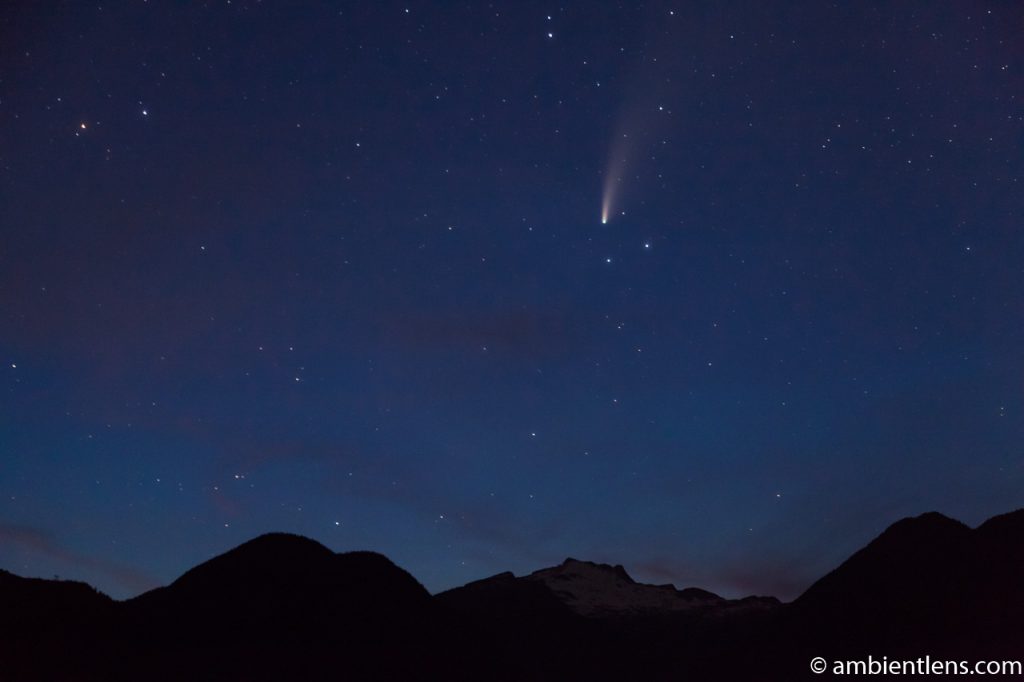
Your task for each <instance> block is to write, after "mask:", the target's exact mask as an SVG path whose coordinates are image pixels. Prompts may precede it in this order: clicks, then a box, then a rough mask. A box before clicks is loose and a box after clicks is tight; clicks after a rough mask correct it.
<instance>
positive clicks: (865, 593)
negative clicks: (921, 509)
mask: <svg viewBox="0 0 1024 682" xmlns="http://www.w3.org/2000/svg"><path fill="white" fill-rule="evenodd" d="M973 547H974V541H973V537H972V531H971V529H970V528H968V527H967V526H965V525H964V524H963V523H961V522H959V521H956V520H954V519H950V518H948V517H946V516H943V515H942V514H938V513H935V512H930V513H927V514H922V515H921V516H917V517H913V518H906V519H902V520H900V521H897V522H896V523H894V524H892V525H891V526H889V528H887V529H886V530H885V532H883V533H882V534H881V535H879V536H878V537H877V538H875V540H873V541H872V542H871V543H869V544H868V545H867V546H866V547H864V548H863V549H861V550H860V551H858V552H856V553H855V554H854V555H853V556H851V557H850V558H849V559H847V560H846V561H845V562H843V563H842V564H841V565H840V566H839V567H838V568H836V569H835V570H833V571H832V572H831V573H829V574H827V575H826V576H825V577H823V578H821V579H820V580H818V581H817V582H816V583H814V584H813V585H811V587H810V588H808V590H807V591H806V592H804V593H803V594H802V595H801V596H800V597H799V598H798V599H797V600H796V601H795V602H793V605H792V608H793V611H794V612H795V613H796V614H798V615H799V617H800V618H801V619H802V621H803V622H804V623H806V624H810V625H811V628H812V630H814V631H815V632H818V633H825V632H829V633H833V634H835V633H840V634H843V636H844V637H846V638H847V639H848V640H849V641H850V644H851V646H854V645H855V644H856V642H855V641H854V640H855V638H856V637H867V638H869V639H871V640H872V641H880V642H886V643H887V644H890V645H893V646H901V645H910V643H911V642H912V641H913V640H921V639H925V640H926V641H936V640H937V639H941V638H942V637H944V636H947V635H949V633H952V632H956V631H958V630H959V629H960V628H961V626H962V622H963V620H962V619H963V618H964V617H965V614H966V613H967V612H968V611H969V601H970V598H969V596H968V595H969V592H970V586H971V583H972V581H973V579H974V570H973ZM929 638H930V639H929Z"/></svg>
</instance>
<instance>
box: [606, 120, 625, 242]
mask: <svg viewBox="0 0 1024 682" xmlns="http://www.w3.org/2000/svg"><path fill="white" fill-rule="evenodd" d="M628 141H629V136H628V135H626V134H624V133H623V134H621V135H617V136H616V137H615V139H614V141H613V142H612V147H611V152H610V153H609V155H608V167H607V169H606V170H605V175H604V187H603V188H602V192H601V224H602V225H607V224H608V221H609V220H611V217H612V211H613V210H614V209H615V200H616V198H617V196H618V192H619V188H620V186H621V185H622V172H623V170H624V169H625V167H626V156H627V154H626V152H627V150H628V149H627V142H628Z"/></svg>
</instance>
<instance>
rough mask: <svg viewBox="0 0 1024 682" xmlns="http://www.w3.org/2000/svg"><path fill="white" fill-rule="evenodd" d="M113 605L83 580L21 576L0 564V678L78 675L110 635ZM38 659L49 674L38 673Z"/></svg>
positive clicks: (100, 653)
mask: <svg viewBox="0 0 1024 682" xmlns="http://www.w3.org/2000/svg"><path fill="white" fill-rule="evenodd" d="M116 607H117V603H116V602H115V601H114V600H112V599H111V598H110V597H108V596H107V595H105V594H103V593H102V592H99V591H97V590H96V589H94V588H93V587H91V586H89V585H86V584H85V583H80V582H75V581H71V580H43V579H39V578H22V577H20V576H16V575H14V574H12V573H8V572H7V571H3V570H0V614H2V616H0V678H2V679H5V680H8V679H10V680H30V679H44V678H45V679H67V680H71V679H79V675H80V673H81V671H82V670H83V669H88V668H90V667H93V666H95V665H98V664H99V662H101V661H102V660H104V658H105V654H106V652H104V651H103V647H102V644H103V643H104V642H106V641H109V639H110V638H109V637H106V638H104V635H109V632H110V629H109V628H110V627H111V622H112V620H113V618H114V616H115V610H116ZM91 638H97V639H98V640H99V641H100V643H101V645H100V646H96V645H94V643H93V641H92V639H91ZM55 643H59V645H58V646H55ZM43 661H45V663H46V669H47V671H48V672H49V675H43V676H40V674H39V668H40V662H43Z"/></svg>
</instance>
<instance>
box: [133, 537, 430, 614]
mask: <svg viewBox="0 0 1024 682" xmlns="http://www.w3.org/2000/svg"><path fill="white" fill-rule="evenodd" d="M429 597H430V595H429V593H428V592H427V590H426V589H425V588H424V587H423V586H422V585H420V583H419V582H417V581H416V579H415V578H413V577H412V576H411V575H410V574H409V573H408V572H406V571H404V570H402V569H401V568H399V567H398V566H395V564H393V563H392V562H391V561H390V560H389V559H388V558H387V557H385V556H383V555H381V554H377V553H375V552H348V553H343V554H335V553H334V552H332V551H331V550H330V549H328V548H327V547H325V546H324V545H322V544H320V543H319V542H316V541H315V540H310V539H309V538H306V537H302V536H300V535H292V534H288V533H268V534H265V535H261V536H259V537H257V538H254V539H252V540H249V541H248V542H245V543H243V544H241V545H239V546H238V547H235V548H234V549H232V550H230V551H228V552H225V553H224V554H221V555H219V556H217V557H214V558H213V559H210V560H209V561H206V562H204V563H202V564H200V565H198V566H196V567H195V568H193V569H191V570H189V571H187V572H186V573H184V574H183V575H182V576H181V577H180V578H178V579H177V580H175V581H174V582H173V583H171V584H170V585H168V586H167V587H164V588H159V589H156V590H153V591H151V592H147V593H146V594H143V595H140V596H139V597H137V598H136V599H134V600H131V602H134V603H135V604H137V605H148V604H156V603H161V604H163V605H166V606H170V605H172V604H173V608H174V609H175V610H181V609H184V608H188V609H198V610H200V611H204V612H205V611H215V612H218V613H224V611H225V610H226V609H229V610H231V609H237V610H240V611H242V612H249V611H252V610H254V609H261V610H262V609H268V608H273V609H274V610H282V609H283V610H286V611H287V610H294V611H298V610H300V609H301V610H303V611H304V612H305V613H306V614H307V616H309V617H316V616H327V615H328V614H329V613H332V612H335V611H339V610H340V611H341V612H342V613H344V612H351V611H353V610H358V609H372V610H375V611H380V610H390V609H394V608H402V607H417V606H422V605H424V604H426V603H428V602H429Z"/></svg>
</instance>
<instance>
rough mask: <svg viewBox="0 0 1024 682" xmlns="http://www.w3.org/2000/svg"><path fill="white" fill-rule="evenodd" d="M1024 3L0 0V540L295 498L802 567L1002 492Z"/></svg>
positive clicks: (25, 570) (217, 537)
mask: <svg viewBox="0 0 1024 682" xmlns="http://www.w3.org/2000/svg"><path fill="white" fill-rule="evenodd" d="M1022 21H1024V8H1022V7H1021V6H1020V5H1019V4H1018V3H1016V2H993V3H981V2H977V3H976V2H958V3H938V2H932V1H931V0H926V1H924V2H900V3H887V4H882V5H874V4H869V3H862V2H850V3H839V4H833V3H825V2H819V1H817V0H814V1H808V2H788V1H787V2H776V3H770V2H761V1H757V2H733V3H722V2H687V1H684V0H677V1H676V2H665V3H660V2H658V3H644V4H642V5H640V4H635V5H634V4H632V3H605V2H595V1H587V2H578V3H570V2H567V3H557V2H532V1H521V0H516V1H515V2H507V3H482V2H481V3H462V2H436V3H430V4H426V3H418V2H408V3H392V2H365V3H326V2H320V3H314V2H309V3H291V2H270V1H265V2H258V1H245V0H233V1H227V2H208V3H205V4H200V3H171V2H158V1H156V0H152V1H150V2H144V1H141V0H140V1H137V2H124V3H116V2H111V3H107V2H101V3H100V4H99V5H98V6H97V5H96V4H94V3H93V4H89V3H82V2H69V3H41V2H20V3H19V2H7V3H4V4H3V6H2V8H0V360H2V365H0V386H2V389H3V390H2V392H0V567H2V568H5V569H8V570H11V571H13V572H15V573H18V574H21V575H29V576H43V577H52V576H53V575H60V576H61V577H63V578H74V579H79V580H86V581H88V582H90V583H92V584H94V585H95V586H97V587H98V588H100V589H101V590H103V591H105V592H108V593H109V594H111V595H113V596H115V597H119V598H123V597H127V596H131V595H135V594H138V593H139V592H141V591H142V590H144V589H148V588H150V587H154V586H156V585H160V584H165V583H167V582H170V581H171V580H173V579H174V578H175V577H177V576H178V575H179V574H180V573H182V572H183V571H185V570H186V569H188V568H189V567H191V566H192V565H194V564H196V563H198V562H200V561H203V560H205V559H207V558H209V557H211V556H213V555H215V554H218V553H220V552H223V551H225V550H227V549H229V548H231V547H233V546H235V545H237V544H239V543H241V542H243V541H245V540H247V539H250V538H252V537H254V536H256V535H258V534H260V533H264V532H268V531H272V530H283V531H291V532H296V533H301V534H303V535H307V536H310V537H312V538H315V539H317V540H319V541H321V542H323V543H324V544H326V545H327V546H329V547H330V548H332V549H334V550H336V551H345V550H352V549H371V550H376V551H379V552H382V553H384V554H386V555H387V556H388V557H390V558H391V559H392V560H393V561H395V562H396V563H398V564H399V565H401V566H403V567H404V568H406V569H408V570H409V571H410V572H412V573H413V574H414V575H415V576H416V577H417V578H418V579H419V580H421V581H422V582H423V583H424V584H425V585H426V586H427V588H428V589H430V590H431V591H437V590H441V589H445V588H448V587H452V586H455V585H459V584H462V583H464V582H466V581H469V580H473V579H477V578H482V577H485V576H488V575H491V574H494V573H497V572H500V571H504V570H512V571H514V572H516V573H522V572H528V571H531V570H534V569H537V568H540V567H543V566H547V565H551V564H554V563H557V562H560V561H561V560H562V559H564V558H565V557H566V556H574V557H577V558H581V559H590V560H594V561H602V562H610V563H622V564H624V565H625V566H626V568H627V570H629V571H630V572H631V573H632V574H633V575H634V577H636V578H638V579H641V580H644V581H649V582H657V583H664V582H674V583H675V584H676V585H677V586H679V587H683V586H689V585H697V586H701V587H704V588H707V589H711V590H715V591H718V592H720V593H721V594H724V595H727V596H736V595H742V594H749V593H752V592H756V593H767V594H774V595H776V596H779V597H780V598H783V599H788V598H793V597H795V596H796V595H797V594H799V592H800V591H802V590H803V589H804V588H806V587H807V586H808V585H809V584H810V583H811V582H812V581H813V580H814V579H816V578H817V577H819V576H821V575H822V574H824V573H825V572H827V571H828V570H830V569H831V568H833V567H834V566H835V565H837V564H838V563H839V562H840V561H842V560H843V559H845V558H846V557H847V556H848V555H849V554H850V553H851V552H853V551H854V550H856V549H857V548H859V547H860V546H862V545H863V544H864V543H866V542H867V541H869V540H870V539H871V538H872V537H874V536H875V535H877V534H878V533H879V532H881V531H882V530H883V529H884V528H885V527H886V526H887V525H888V524H889V523H891V522H893V521H895V520H896V519H898V518H900V517H902V516H907V515H912V514H919V513H922V512H925V511H929V510H937V511H941V512H943V513H945V514H947V515H950V516H953V517H956V518H959V519H961V520H963V521H965V522H967V523H969V524H972V525H973V524H977V523H979V522H981V521H982V520H984V519H985V518H987V517H988V516H991V515H994V514H997V513H1001V512H1005V511H1009V510H1011V509H1014V508H1016V507H1019V506H1021V505H1022V504H1024V452H1022V443H1024V422H1022V420H1021V413H1022V410H1024V355H1022V348H1024V265H1022V263H1024V235H1022V234H1021V231H1020V230H1021V226H1020V223H1021V218H1022V216H1024V192H1022V190H1024V186H1022V183H1020V182H1019V178H1020V177H1021V176H1022V173H1024V156H1022V153H1021V152H1022V147H1021V143H1022V132H1024V106H1022V105H1024V100H1022V98H1024V95H1021V94H1020V93H1021V92H1022V87H1024V78H1022V73H1024V61H1022V56H1024V47H1022V43H1021V41H1020V26H1021V25H1022ZM603 219H606V222H603Z"/></svg>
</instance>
